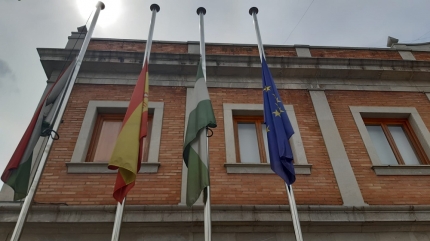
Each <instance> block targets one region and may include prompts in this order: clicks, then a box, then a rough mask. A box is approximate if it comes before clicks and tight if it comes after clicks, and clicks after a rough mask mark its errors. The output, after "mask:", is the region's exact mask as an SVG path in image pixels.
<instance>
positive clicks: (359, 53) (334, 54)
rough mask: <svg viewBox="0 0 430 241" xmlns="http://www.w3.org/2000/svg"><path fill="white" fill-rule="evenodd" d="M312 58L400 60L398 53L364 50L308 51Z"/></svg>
mask: <svg viewBox="0 0 430 241" xmlns="http://www.w3.org/2000/svg"><path fill="white" fill-rule="evenodd" d="M309 50H310V52H311V55H312V57H321V58H351V59H400V60H401V59H402V57H401V56H400V54H399V52H397V51H393V50H366V49H360V50H358V49H313V48H311V49H309Z"/></svg>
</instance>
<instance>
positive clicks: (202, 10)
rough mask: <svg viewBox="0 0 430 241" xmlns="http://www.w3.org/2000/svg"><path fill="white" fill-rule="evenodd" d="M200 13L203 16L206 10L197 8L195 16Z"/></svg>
mask: <svg viewBox="0 0 430 241" xmlns="http://www.w3.org/2000/svg"><path fill="white" fill-rule="evenodd" d="M200 13H203V15H205V14H206V8H204V7H199V8H197V15H200Z"/></svg>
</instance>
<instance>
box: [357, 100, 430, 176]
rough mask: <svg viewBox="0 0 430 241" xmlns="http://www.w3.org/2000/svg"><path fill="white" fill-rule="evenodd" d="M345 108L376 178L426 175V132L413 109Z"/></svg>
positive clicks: (429, 150) (429, 138)
mask: <svg viewBox="0 0 430 241" xmlns="http://www.w3.org/2000/svg"><path fill="white" fill-rule="evenodd" d="M349 109H350V110H351V114H352V116H353V118H354V121H355V124H356V125H357V129H358V132H359V133H360V135H361V138H362V140H363V143H364V146H365V147H366V150H367V154H368V155H369V158H370V161H371V162H372V169H373V170H374V171H375V174H376V175H408V176H410V175H430V165H429V164H430V163H429V161H428V157H429V156H430V132H429V131H428V129H427V127H426V124H425V123H424V121H423V120H422V118H421V116H420V114H419V113H418V111H417V109H415V107H392V106H390V107H382V106H350V107H349ZM392 146H393V147H392ZM393 156H394V157H393Z"/></svg>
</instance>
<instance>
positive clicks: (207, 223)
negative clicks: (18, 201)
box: [197, 7, 212, 241]
mask: <svg viewBox="0 0 430 241" xmlns="http://www.w3.org/2000/svg"><path fill="white" fill-rule="evenodd" d="M205 14H206V9H205V8H204V7H199V8H197V15H199V17H200V24H199V27H200V55H201V58H202V70H203V76H204V78H205V82H206V46H205V23H204V15H205ZM207 134H208V131H207V130H206V136H207ZM206 155H207V160H208V163H207V164H208V166H207V168H208V171H209V170H210V169H209V138H208V137H206ZM205 191H206V201H205V203H204V205H205V206H204V213H203V218H204V227H205V241H211V240H212V219H211V191H210V186H207V187H206V188H205Z"/></svg>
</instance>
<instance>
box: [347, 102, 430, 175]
mask: <svg viewBox="0 0 430 241" xmlns="http://www.w3.org/2000/svg"><path fill="white" fill-rule="evenodd" d="M349 109H350V110H351V113H352V116H353V118H354V121H355V124H356V125H357V128H358V131H359V132H360V135H361V138H362V139H363V142H364V146H365V147H366V150H367V153H368V154H369V157H370V160H371V161H372V164H373V166H374V168H373V169H374V170H375V173H376V174H377V175H390V173H391V175H399V171H398V170H401V169H403V171H404V172H405V173H409V174H408V175H429V174H426V173H428V171H424V170H420V168H419V166H415V167H416V168H411V167H410V166H396V167H391V168H382V167H384V166H387V167H388V165H383V164H382V163H381V160H380V159H379V156H378V153H377V152H376V149H375V147H374V146H373V143H372V140H371V139H370V135H369V133H368V132H367V129H366V125H365V124H364V121H363V118H406V119H408V121H409V123H410V124H411V127H412V129H413V131H414V133H415V135H416V136H417V138H418V140H419V142H420V144H421V146H422V148H423V149H424V152H425V153H426V155H427V156H430V133H429V131H428V129H427V127H426V125H425V124H424V121H423V120H422V119H421V116H420V115H419V113H418V111H417V109H416V108H415V107H379V106H350V107H349ZM426 166H427V165H426ZM422 167H423V168H422V169H425V168H426V167H425V166H424V165H422ZM414 170H415V171H414Z"/></svg>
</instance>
